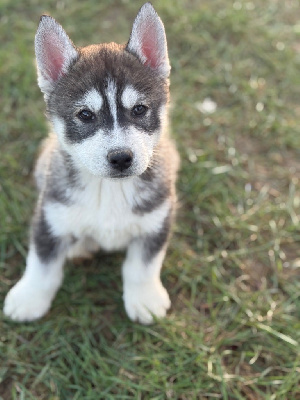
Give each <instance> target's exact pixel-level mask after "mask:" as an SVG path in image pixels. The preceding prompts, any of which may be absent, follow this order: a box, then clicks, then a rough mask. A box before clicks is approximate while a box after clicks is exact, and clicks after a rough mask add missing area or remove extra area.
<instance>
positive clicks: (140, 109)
mask: <svg viewBox="0 0 300 400" xmlns="http://www.w3.org/2000/svg"><path fill="white" fill-rule="evenodd" d="M147 110H148V107H146V106H143V105H142V104H137V105H136V106H134V107H133V109H132V110H131V113H132V115H133V116H135V117H141V116H142V115H145V114H146V111H147Z"/></svg>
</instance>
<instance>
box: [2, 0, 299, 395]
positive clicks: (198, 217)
mask: <svg viewBox="0 0 300 400" xmlns="http://www.w3.org/2000/svg"><path fill="white" fill-rule="evenodd" d="M153 4H154V6H155V7H156V9H157V11H158V12H159V14H160V16H161V18H162V19H163V21H164V23H165V27H166V33H167V38H168V44H169V51H170V60H171V65H172V78H171V93H172V102H171V127H172V134H173V136H174V138H175V139H176V142H177V144H178V148H179V150H180V153H181V158H182V167H181V171H180V175H179V181H178V198H179V201H178V218H177V223H176V226H175V227H174V233H173V237H172V240H171V243H170V248H169V251H168V255H167V258H166V261H165V266H164V269H163V273H162V278H163V282H164V284H165V286H166V287H167V289H168V291H169V293H170V296H171V300H172V309H171V311H170V312H169V314H168V317H167V318H166V319H165V320H163V321H158V322H157V323H156V324H155V325H152V326H141V325H138V324H135V323H132V322H131V321H129V319H128V318H127V316H126V314H125V311H124V307H123V303H122V285H121V274H120V265H121V263H122V260H123V254H112V255H106V254H99V255H97V256H96V257H95V259H94V260H92V261H84V262H81V263H79V264H78V263H76V264H75V263H72V262H69V263H68V264H67V265H66V276H65V281H64V285H63V287H62V288H61V290H60V291H59V293H58V295H57V297H56V299H55V301H54V304H53V307H52V309H51V311H50V312H49V313H48V314H47V316H46V317H45V318H43V319H42V320H41V321H38V322H35V323H30V324H16V323H13V322H11V321H9V320H8V319H6V318H4V316H3V314H2V313H1V314H0V399H3V400H10V399H26V400H27V399H38V400H42V399H45V400H48V399H51V400H58V399H62V400H65V399H80V400H82V399H84V400H92V399H95V400H98V399H180V400H190V399H225V400H226V399H228V400H229V399H230V400H231V399H249V400H260V399H265V400H267V399H268V400H274V399H278V400H285V399H288V400H294V399H295V400H297V399H300V389H299V383H300V382H299V380H300V378H299V377H300V357H299V353H300V352H299V349H300V320H299V315H300V304H299V292H300V291H299V289H300V284H299V268H300V223H299V220H300V124H299V122H300V24H299V21H300V3H299V1H297V0H289V1H282V0H265V1H263V2H262V1H259V0H253V1H225V0H215V1H210V0H201V1H200V0H199V1H198V0H188V1H183V0H174V1H171V0H162V1H154V2H153ZM140 5H142V2H141V1H137V2H128V1H125V0H123V1H121V0H119V1H107V0H103V1H101V2H100V1H96V0H90V1H89V2H88V3H87V2H83V1H79V0H78V1H77V0H72V1H71V0H65V1H57V2H53V1H50V0H46V1H43V2H39V1H37V0H28V1H27V2H26V6H25V5H24V2H23V1H21V0H15V1H14V2H12V1H9V0H2V1H1V2H0V15H1V24H0V37H1V48H0V74H1V78H2V79H1V81H0V100H1V109H0V113H1V116H0V121H1V122H0V124H1V131H0V137H1V157H0V221H1V231H0V304H1V305H2V304H3V300H4V297H5V295H6V293H7V292H8V290H9V289H10V288H11V287H12V285H13V284H14V283H15V282H16V281H17V279H18V278H19V277H20V275H21V273H22V271H23V270H24V262H25V257H26V252H27V245H28V226H29V222H30V219H31V214H32V210H33V207H34V202H35V199H36V193H35V190H34V185H33V180H32V168H33V165H34V160H35V155H36V154H37V151H38V147H39V143H40V142H41V140H42V138H44V137H45V136H46V133H47V129H48V128H47V124H46V120H45V117H44V103H43V99H42V95H41V93H40V92H39V89H38V87H37V85H36V76H35V67H34V52H33V40H34V34H35V30H36V27H37V24H38V20H39V16H40V15H41V14H43V13H49V14H51V15H52V16H54V17H55V18H56V19H57V20H58V21H59V22H60V23H62V25H63V26H64V28H65V29H66V31H67V32H68V34H69V35H70V37H71V38H72V39H73V41H74V42H75V43H76V44H78V45H85V44H89V43H97V42H108V41H115V42H119V43H124V42H126V41H127V38H128V36H129V32H130V26H131V23H132V21H133V19H134V16H135V14H136V12H137V10H138V8H139V6H140Z"/></svg>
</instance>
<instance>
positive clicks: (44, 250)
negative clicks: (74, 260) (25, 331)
mask: <svg viewBox="0 0 300 400" xmlns="http://www.w3.org/2000/svg"><path fill="white" fill-rule="evenodd" d="M31 236H32V237H31V241H30V246H29V253H28V256H27V261H26V270H25V272H24V275H23V276H22V278H21V279H20V280H19V282H17V284H16V285H15V286H14V287H13V288H12V289H11V290H10V291H9V293H8V294H7V296H6V299H5V302H4V314H5V315H7V316H8V317H10V318H11V319H13V320H15V321H32V320H35V319H38V318H40V317H42V316H43V315H44V314H46V312H47V311H48V310H49V308H50V306H51V302H52V300H53V298H54V296H55V294H56V292H57V290H58V289H59V287H60V285H61V282H62V279H63V264H64V260H65V257H66V252H67V248H68V240H67V239H66V238H61V237H56V236H54V235H53V233H52V232H51V227H50V225H49V224H48V222H47V221H46V219H45V215H44V212H43V210H42V209H41V210H39V212H38V213H36V215H35V218H34V221H33V229H32V235H31Z"/></svg>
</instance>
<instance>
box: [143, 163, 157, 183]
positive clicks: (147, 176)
mask: <svg viewBox="0 0 300 400" xmlns="http://www.w3.org/2000/svg"><path fill="white" fill-rule="evenodd" d="M154 177H155V173H154V169H153V168H151V167H148V168H147V169H146V171H145V172H143V173H142V175H140V179H141V180H143V181H145V182H152V181H153V179H154Z"/></svg>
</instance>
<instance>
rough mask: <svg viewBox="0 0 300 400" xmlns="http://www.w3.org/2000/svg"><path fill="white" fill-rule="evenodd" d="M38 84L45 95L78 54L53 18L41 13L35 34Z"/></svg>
mask: <svg viewBox="0 0 300 400" xmlns="http://www.w3.org/2000/svg"><path fill="white" fill-rule="evenodd" d="M35 54H36V61H37V70H38V84H39V87H40V88H41V90H42V92H43V93H45V96H46V97H47V96H48V95H49V93H50V92H51V91H52V90H53V88H54V86H55V83H56V82H57V81H58V80H59V79H60V78H61V77H62V75H63V74H64V73H66V72H67V70H68V67H69V66H70V65H71V64H72V63H73V62H74V61H75V60H76V59H77V58H78V56H79V54H78V51H77V50H76V48H75V46H74V45H73V43H72V41H71V40H70V39H69V37H68V35H67V34H66V32H65V31H64V30H63V28H62V27H61V25H59V24H58V23H57V22H56V21H55V19H54V18H52V17H50V16H48V15H43V16H42V17H41V20H40V24H39V27H38V30H37V32H36V35H35Z"/></svg>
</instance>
